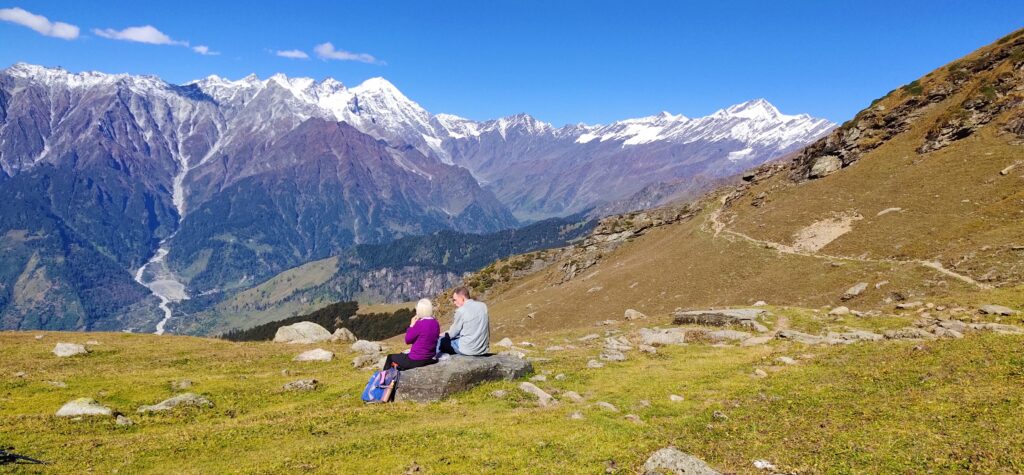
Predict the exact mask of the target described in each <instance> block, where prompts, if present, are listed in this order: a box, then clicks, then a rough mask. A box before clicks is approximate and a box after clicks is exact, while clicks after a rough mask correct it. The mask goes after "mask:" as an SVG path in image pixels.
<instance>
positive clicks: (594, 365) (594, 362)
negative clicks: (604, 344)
mask: <svg viewBox="0 0 1024 475" xmlns="http://www.w3.org/2000/svg"><path fill="white" fill-rule="evenodd" d="M587 368H590V369H597V368H604V363H602V362H600V361H597V360H590V361H587Z"/></svg>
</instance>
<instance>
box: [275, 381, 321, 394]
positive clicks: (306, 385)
mask: <svg viewBox="0 0 1024 475" xmlns="http://www.w3.org/2000/svg"><path fill="white" fill-rule="evenodd" d="M318 387H320V382H319V381H317V380H315V379H300V380H298V381H292V382H290V383H288V384H285V385H284V390H285V391H315V390H316V388H318Z"/></svg>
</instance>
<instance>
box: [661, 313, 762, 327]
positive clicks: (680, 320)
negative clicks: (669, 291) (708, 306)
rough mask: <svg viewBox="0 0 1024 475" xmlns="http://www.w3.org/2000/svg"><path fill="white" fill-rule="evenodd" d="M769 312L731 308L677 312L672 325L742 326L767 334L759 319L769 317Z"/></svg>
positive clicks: (674, 314) (673, 314)
mask: <svg viewBox="0 0 1024 475" xmlns="http://www.w3.org/2000/svg"><path fill="white" fill-rule="evenodd" d="M767 314H768V312H767V311H766V310H764V309H760V308H731V309H724V310H691V311H682V310H676V311H675V312H673V313H672V316H673V319H672V323H675V324H676V325H683V324H697V325H713V326H717V327H721V326H725V325H740V326H743V327H747V328H750V329H751V330H754V331H759V332H766V331H768V328H767V327H765V326H764V325H762V324H761V322H759V321H758V319H759V318H761V317H763V316H765V315H767Z"/></svg>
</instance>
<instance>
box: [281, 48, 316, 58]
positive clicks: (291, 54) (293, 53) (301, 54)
mask: <svg viewBox="0 0 1024 475" xmlns="http://www.w3.org/2000/svg"><path fill="white" fill-rule="evenodd" d="M274 54H276V55H278V56H280V57H282V58H292V59H309V55H308V54H306V52H305V51H299V50H297V49H290V50H284V51H280V50H279V51H275V52H274Z"/></svg>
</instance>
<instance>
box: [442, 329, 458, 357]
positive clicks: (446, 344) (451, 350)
mask: <svg viewBox="0 0 1024 475" xmlns="http://www.w3.org/2000/svg"><path fill="white" fill-rule="evenodd" d="M437 351H438V353H448V354H449V355H457V354H459V352H458V351H455V347H453V346H452V337H450V336H448V334H447V333H445V334H444V335H441V338H440V339H439V340H437Z"/></svg>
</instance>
